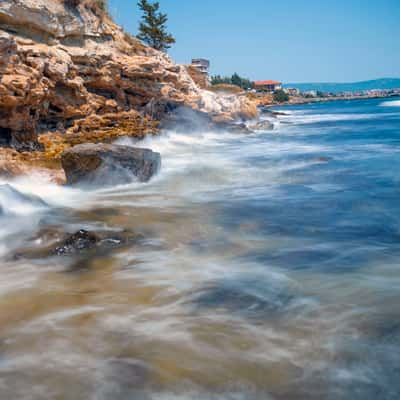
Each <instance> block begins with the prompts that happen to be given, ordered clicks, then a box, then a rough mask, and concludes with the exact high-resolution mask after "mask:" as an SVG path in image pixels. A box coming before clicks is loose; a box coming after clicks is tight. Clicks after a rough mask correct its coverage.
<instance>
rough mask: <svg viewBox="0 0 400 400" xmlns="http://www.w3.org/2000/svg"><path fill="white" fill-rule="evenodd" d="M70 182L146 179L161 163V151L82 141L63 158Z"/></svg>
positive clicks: (90, 183)
mask: <svg viewBox="0 0 400 400" xmlns="http://www.w3.org/2000/svg"><path fill="white" fill-rule="evenodd" d="M61 162H62V167H63V168H64V171H65V175H66V178H67V184H69V185H74V184H81V183H82V184H88V185H101V186H107V185H110V184H118V183H128V182H131V181H133V180H135V179H137V180H138V181H139V182H147V181H149V180H150V178H151V177H152V176H153V175H154V174H156V173H157V172H158V171H159V169H160V166H161V156H160V154H159V153H156V152H153V151H151V150H149V149H141V148H134V147H128V146H118V145H111V144H90V143H87V144H81V145H78V146H74V147H72V148H71V149H69V150H67V151H65V152H64V153H63V155H62V158H61Z"/></svg>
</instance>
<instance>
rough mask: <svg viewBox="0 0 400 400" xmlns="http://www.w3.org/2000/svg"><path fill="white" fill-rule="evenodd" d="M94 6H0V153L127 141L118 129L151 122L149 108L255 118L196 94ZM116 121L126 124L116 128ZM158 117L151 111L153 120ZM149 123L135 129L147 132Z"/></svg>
mask: <svg viewBox="0 0 400 400" xmlns="http://www.w3.org/2000/svg"><path fill="white" fill-rule="evenodd" d="M102 3H103V2H101V1H95V0H68V1H67V0H65V1H61V0H35V1H33V0H1V1H0V76H1V79H0V110H1V112H0V145H1V144H2V142H3V145H5V146H11V147H14V148H16V149H18V150H21V151H31V150H40V149H41V146H40V143H39V141H38V134H41V135H42V134H43V133H60V132H61V133H64V132H66V133H72V134H77V136H78V140H79V139H80V140H82V136H83V137H85V136H86V135H90V136H92V137H94V139H96V136H97V135H98V134H99V133H101V134H102V135H103V134H104V135H106V134H107V135H108V134H109V133H110V132H109V131H112V133H110V134H112V135H114V134H116V131H118V132H119V133H121V131H123V133H124V134H125V133H126V134H127V135H128V134H129V131H130V130H129V129H127V128H126V126H125V125H126V124H128V125H131V124H134V125H137V123H136V117H138V118H139V117H142V112H143V113H144V112H147V110H146V109H150V114H153V112H152V110H151V109H152V108H153V102H154V100H155V101H156V102H157V101H159V102H160V103H162V102H165V103H166V104H169V103H171V104H174V103H176V104H181V105H185V106H187V107H188V108H192V109H194V110H198V111H202V112H204V113H209V114H210V115H213V116H218V115H221V116H223V117H224V118H230V119H231V120H234V119H238V118H247V119H248V118H255V117H256V116H257V108H256V103H255V102H254V101H251V100H249V99H248V98H247V97H246V96H245V95H234V96H222V95H218V94H215V93H211V92H210V91H207V90H203V89H200V88H199V87H198V86H197V85H196V83H195V82H194V81H193V79H192V78H191V75H190V74H189V72H188V69H187V68H186V67H184V66H182V65H177V64H175V63H174V62H173V61H172V60H171V58H170V57H169V56H168V55H166V54H164V53H162V52H159V51H156V50H155V49H153V48H150V47H146V46H144V45H143V44H142V43H141V42H140V41H138V40H137V39H135V38H134V37H131V36H130V35H128V34H127V33H126V32H125V31H124V30H123V29H121V28H120V27H118V26H117V25H116V24H115V23H114V22H113V21H112V19H111V18H110V17H109V16H108V14H107V13H105V12H104V10H102V7H101V4H102ZM3 31H7V33H5V32H3ZM167 109H168V107H167ZM124 113H129V114H130V116H131V117H132V120H131V119H128V120H126V121H125V122H126V124H125V123H123V124H121V115H123V114H124ZM162 113H163V107H162V104H159V105H156V107H154V117H155V118H156V119H157V120H158V119H159V118H160V117H161V116H162ZM88 121H89V122H90V123H89V124H88V123H87V122H88ZM151 122H153V123H154V122H155V121H149V124H143V125H145V126H148V127H149V128H150V129H151V130H153V129H152V128H153V123H151ZM85 127H86V128H87V129H88V130H87V131H85V129H83V128H85ZM127 130H128V132H126V131H127ZM105 131H108V132H105ZM81 133H82V135H80V134H81ZM144 133H145V132H144ZM41 139H43V136H41ZM74 140H75V138H74ZM87 141H89V140H87ZM92 141H93V140H92ZM96 141H98V140H96ZM40 142H42V140H41V141H40ZM46 150H47V148H46ZM57 156H58V155H57Z"/></svg>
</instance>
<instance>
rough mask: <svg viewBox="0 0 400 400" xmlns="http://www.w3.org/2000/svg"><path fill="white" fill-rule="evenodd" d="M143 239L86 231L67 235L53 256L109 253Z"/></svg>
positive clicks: (115, 233)
mask: <svg viewBox="0 0 400 400" xmlns="http://www.w3.org/2000/svg"><path fill="white" fill-rule="evenodd" d="M139 239H141V236H139V235H135V234H131V233H129V232H126V231H123V232H112V233H111V232H96V233H95V232H89V231H86V230H84V229H81V230H80V231H78V232H76V233H74V234H72V235H67V236H66V237H65V238H64V239H63V240H62V241H61V242H59V243H58V244H57V246H56V247H55V249H54V251H53V252H52V253H53V254H55V255H57V256H69V255H74V254H80V253H82V252H85V251H90V250H95V251H96V252H102V253H107V252H108V251H110V250H113V249H115V248H118V247H121V246H125V245H128V244H132V243H135V242H137V241H138V240H139Z"/></svg>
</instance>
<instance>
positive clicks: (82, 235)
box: [55, 229, 100, 256]
mask: <svg viewBox="0 0 400 400" xmlns="http://www.w3.org/2000/svg"><path fill="white" fill-rule="evenodd" d="M99 240H100V239H99V237H98V236H97V235H96V234H94V233H91V232H88V231H85V230H83V229H82V230H80V231H78V232H76V233H74V234H73V235H71V236H69V237H68V238H67V239H65V241H64V242H63V243H62V245H61V246H57V247H56V249H55V254H57V255H58V256H64V255H68V254H75V253H79V252H81V251H82V250H88V249H92V248H93V247H95V246H96V245H97V243H98V242H99Z"/></svg>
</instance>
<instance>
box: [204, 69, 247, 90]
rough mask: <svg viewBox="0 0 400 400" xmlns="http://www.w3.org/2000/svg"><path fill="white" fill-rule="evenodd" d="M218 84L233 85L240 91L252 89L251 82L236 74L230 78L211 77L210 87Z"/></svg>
mask: <svg viewBox="0 0 400 400" xmlns="http://www.w3.org/2000/svg"><path fill="white" fill-rule="evenodd" d="M220 84H227V85H235V86H239V87H241V88H242V89H253V88H254V82H253V81H251V80H250V79H247V78H243V77H241V76H240V75H239V74H237V73H236V72H235V73H234V74H233V75H232V76H221V75H214V76H212V77H211V85H220Z"/></svg>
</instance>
